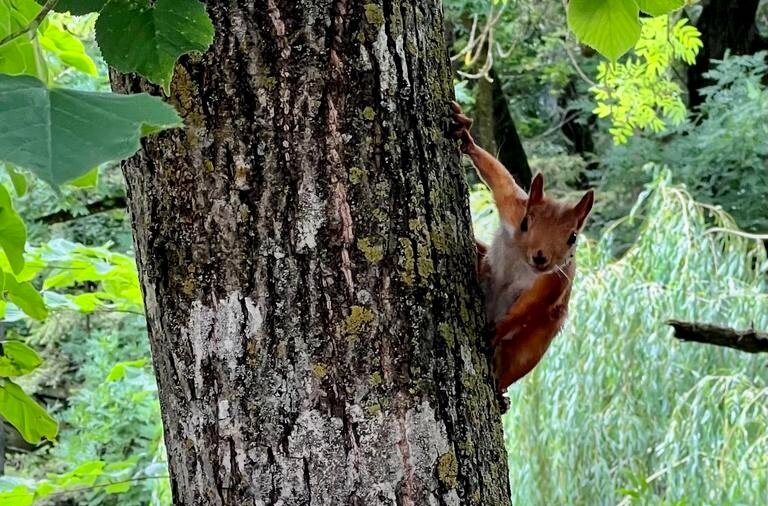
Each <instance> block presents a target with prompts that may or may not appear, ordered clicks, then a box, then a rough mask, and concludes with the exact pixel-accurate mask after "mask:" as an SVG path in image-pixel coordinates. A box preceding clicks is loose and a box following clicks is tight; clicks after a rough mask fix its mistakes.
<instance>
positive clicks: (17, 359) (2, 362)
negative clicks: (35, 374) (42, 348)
mask: <svg viewBox="0 0 768 506" xmlns="http://www.w3.org/2000/svg"><path fill="white" fill-rule="evenodd" d="M42 363H43V359H41V358H40V356H39V355H38V354H37V353H35V350H33V349H32V348H30V347H29V346H27V345H26V344H24V343H22V342H21V341H3V342H1V343H0V376H4V377H6V378H7V377H9V376H21V375H23V374H29V373H30V372H32V371H34V370H35V369H37V368H38V367H39V366H40V364H42Z"/></svg>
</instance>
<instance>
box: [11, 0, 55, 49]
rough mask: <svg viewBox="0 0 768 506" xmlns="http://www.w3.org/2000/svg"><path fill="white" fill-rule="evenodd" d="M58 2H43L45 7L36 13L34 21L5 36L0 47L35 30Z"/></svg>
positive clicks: (53, 0)
mask: <svg viewBox="0 0 768 506" xmlns="http://www.w3.org/2000/svg"><path fill="white" fill-rule="evenodd" d="M58 1H59V0H48V1H47V2H45V5H43V8H42V9H41V10H40V12H38V13H37V16H35V19H33V20H32V21H30V23H29V24H28V25H27V26H26V27H24V28H21V29H19V30H17V31H15V32H13V33H11V34H10V35H7V36H6V37H5V38H4V39H3V40H0V47H3V46H4V45H6V44H8V43H9V42H11V41H12V40H13V39H15V38H17V37H21V36H22V35H24V34H25V33H28V32H31V31H32V30H37V27H38V26H40V23H42V22H43V19H45V16H47V15H48V13H49V12H51V11H52V10H53V8H54V7H56V3H57V2H58Z"/></svg>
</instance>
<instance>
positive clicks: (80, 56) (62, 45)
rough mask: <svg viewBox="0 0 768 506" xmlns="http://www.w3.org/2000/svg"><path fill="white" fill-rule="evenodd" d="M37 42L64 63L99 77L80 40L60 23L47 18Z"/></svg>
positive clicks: (41, 27)
mask: <svg viewBox="0 0 768 506" xmlns="http://www.w3.org/2000/svg"><path fill="white" fill-rule="evenodd" d="M37 40H38V41H39V42H40V45H41V46H42V47H43V49H45V50H46V51H48V52H49V53H51V54H54V55H56V57H58V58H59V60H61V61H62V62H63V63H65V64H67V65H69V66H70V67H73V68H76V69H77V70H80V71H81V72H85V73H86V74H88V75H92V76H95V75H97V74H98V73H99V72H98V69H97V68H96V64H95V63H94V62H93V60H92V59H91V57H90V56H88V54H87V53H86V52H85V46H83V43H82V42H80V39H78V38H77V37H75V36H74V35H72V34H71V33H69V32H68V31H67V30H66V29H64V27H63V26H62V25H61V24H60V22H58V21H56V20H54V19H50V18H46V19H45V21H43V23H42V24H41V25H40V27H39V28H38V30H37Z"/></svg>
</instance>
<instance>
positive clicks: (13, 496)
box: [0, 485, 35, 506]
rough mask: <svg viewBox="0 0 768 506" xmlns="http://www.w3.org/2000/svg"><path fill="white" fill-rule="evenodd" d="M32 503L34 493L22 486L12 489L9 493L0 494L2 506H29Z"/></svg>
mask: <svg viewBox="0 0 768 506" xmlns="http://www.w3.org/2000/svg"><path fill="white" fill-rule="evenodd" d="M34 502H35V494H34V492H32V491H31V490H29V489H28V488H27V487H25V486H23V485H19V486H18V487H14V488H13V490H11V491H9V492H0V504H2V505H3V506H30V505H31V504H33V503H34Z"/></svg>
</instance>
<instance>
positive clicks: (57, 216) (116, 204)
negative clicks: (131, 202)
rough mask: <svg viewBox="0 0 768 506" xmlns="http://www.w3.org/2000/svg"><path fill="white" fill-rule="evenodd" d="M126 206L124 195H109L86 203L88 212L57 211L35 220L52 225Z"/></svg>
mask: <svg viewBox="0 0 768 506" xmlns="http://www.w3.org/2000/svg"><path fill="white" fill-rule="evenodd" d="M126 206H127V203H126V200H125V197H109V198H106V199H104V200H99V201H98V202H92V203H90V204H87V205H86V206H85V208H86V209H87V210H88V214H73V213H72V212H71V211H66V210H62V211H57V212H55V213H51V214H47V215H45V216H41V217H39V218H37V219H35V221H37V222H40V223H45V224H46V225H53V224H55V223H63V222H65V221H72V220H76V219H78V218H85V217H86V216H91V215H94V214H98V213H105V212H107V211H112V210H115V209H124V208H125V207H126Z"/></svg>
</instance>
